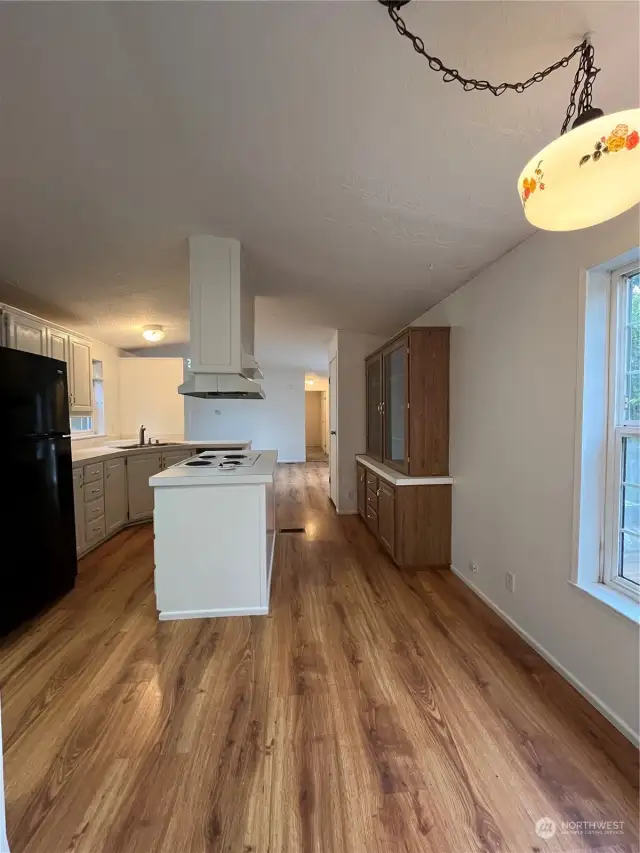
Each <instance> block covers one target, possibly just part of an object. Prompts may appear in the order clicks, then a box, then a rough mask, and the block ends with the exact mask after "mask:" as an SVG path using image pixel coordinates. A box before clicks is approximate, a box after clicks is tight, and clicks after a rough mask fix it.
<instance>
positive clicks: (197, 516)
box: [149, 450, 278, 620]
mask: <svg viewBox="0 0 640 853" xmlns="http://www.w3.org/2000/svg"><path fill="white" fill-rule="evenodd" d="M277 457H278V454H277V451H275V450H262V451H243V452H242V453H235V454H224V453H220V452H205V453H201V454H199V455H198V456H196V457H192V458H191V459H187V460H185V461H184V462H181V463H180V464H178V465H174V466H173V467H171V468H167V469H166V470H164V471H160V473H158V474H155V475H154V476H153V477H151V478H150V480H149V484H150V485H151V486H152V488H153V490H154V512H153V525H154V552H155V592H156V603H157V608H158V611H159V618H160V619H161V620H169V619H202V618H210V617H217V616H247V615H264V614H266V613H268V612H269V591H270V587H271V568H272V564H273V552H274V544H275V535H276V528H275V501H274V475H275V467H276V462H277Z"/></svg>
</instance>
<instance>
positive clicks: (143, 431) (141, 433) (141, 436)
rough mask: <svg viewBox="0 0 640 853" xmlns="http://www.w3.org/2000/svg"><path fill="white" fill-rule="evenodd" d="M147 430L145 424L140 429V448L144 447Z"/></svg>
mask: <svg viewBox="0 0 640 853" xmlns="http://www.w3.org/2000/svg"><path fill="white" fill-rule="evenodd" d="M145 430H146V427H145V426H144V424H143V425H142V426H141V427H140V432H139V433H138V444H139V445H140V447H144V433H145Z"/></svg>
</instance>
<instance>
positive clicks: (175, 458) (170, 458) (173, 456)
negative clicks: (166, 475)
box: [162, 450, 191, 470]
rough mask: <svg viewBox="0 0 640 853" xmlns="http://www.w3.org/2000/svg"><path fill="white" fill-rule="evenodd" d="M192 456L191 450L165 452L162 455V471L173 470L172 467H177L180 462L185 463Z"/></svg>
mask: <svg viewBox="0 0 640 853" xmlns="http://www.w3.org/2000/svg"><path fill="white" fill-rule="evenodd" d="M190 456H191V451H190V450H165V451H163V453H162V470H164V469H165V468H171V466H172V465H177V464H178V462H184V460H185V459H188V458H189V457H190Z"/></svg>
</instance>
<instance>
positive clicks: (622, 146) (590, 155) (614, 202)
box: [379, 0, 640, 231]
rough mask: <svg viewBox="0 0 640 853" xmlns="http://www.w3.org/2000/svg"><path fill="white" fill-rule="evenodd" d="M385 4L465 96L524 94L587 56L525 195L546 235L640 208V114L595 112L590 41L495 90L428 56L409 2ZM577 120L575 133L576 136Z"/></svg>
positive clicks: (530, 215) (524, 185)
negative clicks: (408, 19)
mask: <svg viewBox="0 0 640 853" xmlns="http://www.w3.org/2000/svg"><path fill="white" fill-rule="evenodd" d="M379 2H380V3H381V4H382V5H383V6H386V8H387V11H388V13H389V17H390V18H391V20H392V21H393V23H394V24H395V26H396V29H397V30H398V32H399V33H400V35H401V36H405V37H406V38H408V39H409V41H410V42H411V43H412V44H413V48H414V50H415V51H416V52H417V53H419V54H421V55H422V56H424V57H425V59H427V60H428V62H429V67H430V68H431V70H432V71H437V72H438V73H441V74H442V79H443V81H444V82H445V83H451V82H453V81H454V80H455V81H456V82H458V83H460V85H461V86H462V87H463V89H464V90H465V92H471V91H474V90H477V91H481V92H486V91H488V92H491V94H493V95H496V96H499V95H503V94H504V93H505V92H506V91H508V90H510V91H513V92H516V93H518V94H521V93H522V92H524V91H525V90H526V89H528V88H529V87H530V86H533V84H534V83H542V81H543V80H545V79H546V78H547V77H548V76H549V74H552V73H553V72H554V71H557V70H558V69H559V68H566V67H567V66H568V65H569V63H570V62H571V60H572V59H573V58H574V57H575V56H577V55H578V54H580V63H579V65H578V70H577V71H576V74H575V78H574V81H573V88H572V89H571V95H570V98H569V106H568V107H567V113H566V116H565V119H564V123H563V125H562V129H561V130H560V136H559V137H558V138H557V139H555V140H554V141H553V142H551V143H550V144H549V145H547V146H546V148H543V149H542V151H540V152H539V153H538V154H536V155H535V157H532V158H531V160H530V161H529V162H528V163H527V165H526V166H525V168H524V169H523V170H522V174H521V175H520V178H519V179H518V195H519V197H520V201H521V203H522V207H523V210H524V214H525V216H526V217H527V219H528V220H529V222H531V224H532V225H535V226H536V227H537V228H543V229H545V230H547V231H574V230H576V229H578V228H588V227H589V226H591V225H597V224H598V223H599V222H605V221H606V220H607V219H612V218H613V217H614V216H618V214H620V213H624V211H625V210H628V209H629V208H630V207H633V205H634V204H637V203H638V202H639V201H640V144H639V142H640V137H639V135H638V134H639V133H640V109H630V110H624V111H623V112H618V113H613V114H611V115H604V114H603V112H602V110H600V109H597V108H595V107H593V105H592V88H593V82H594V80H595V78H596V75H597V74H598V72H599V71H600V69H599V68H596V67H595V65H594V50H593V46H592V44H591V40H590V39H589V37H588V36H585V38H584V40H583V41H582V42H581V43H580V44H578V45H576V46H575V47H574V48H573V50H572V51H571V53H569V54H568V55H567V56H565V57H563V58H562V59H560V60H558V61H557V62H554V64H553V65H550V66H549V67H548V68H545V70H544V71H537V72H536V73H535V74H534V75H533V76H532V77H530V78H529V79H528V80H526V81H525V82H523V83H499V84H498V85H493V84H491V83H489V82H488V80H476V79H474V78H470V79H467V78H465V77H463V76H462V75H461V74H460V73H459V72H458V70H457V69H455V68H447V67H446V66H445V65H444V63H443V62H442V61H441V60H440V59H438V58H437V57H436V56H431V55H430V54H429V53H427V51H426V50H425V46H424V42H423V41H422V39H421V38H420V37H419V36H416V35H414V34H413V33H412V32H410V31H409V30H408V29H407V25H406V24H405V22H404V21H403V20H402V18H401V17H400V15H399V14H398V9H400V8H402V6H406V4H407V3H409V2H410V0H379ZM581 88H582V91H580V89H581ZM579 91H580V95H579V96H578V92H579ZM576 98H577V103H576ZM574 116H575V119H574V121H573V124H572V128H573V129H571V130H569V124H570V122H571V120H572V119H573V118H574Z"/></svg>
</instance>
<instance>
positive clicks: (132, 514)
mask: <svg viewBox="0 0 640 853" xmlns="http://www.w3.org/2000/svg"><path fill="white" fill-rule="evenodd" d="M161 470H162V455H161V454H160V453H159V452H158V453H141V454H140V455H136V456H129V457H128V458H127V488H128V493H129V521H140V520H142V519H143V518H151V517H152V515H153V489H152V488H151V486H150V485H149V477H153V475H154V474H157V473H159V472H160V471H161Z"/></svg>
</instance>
